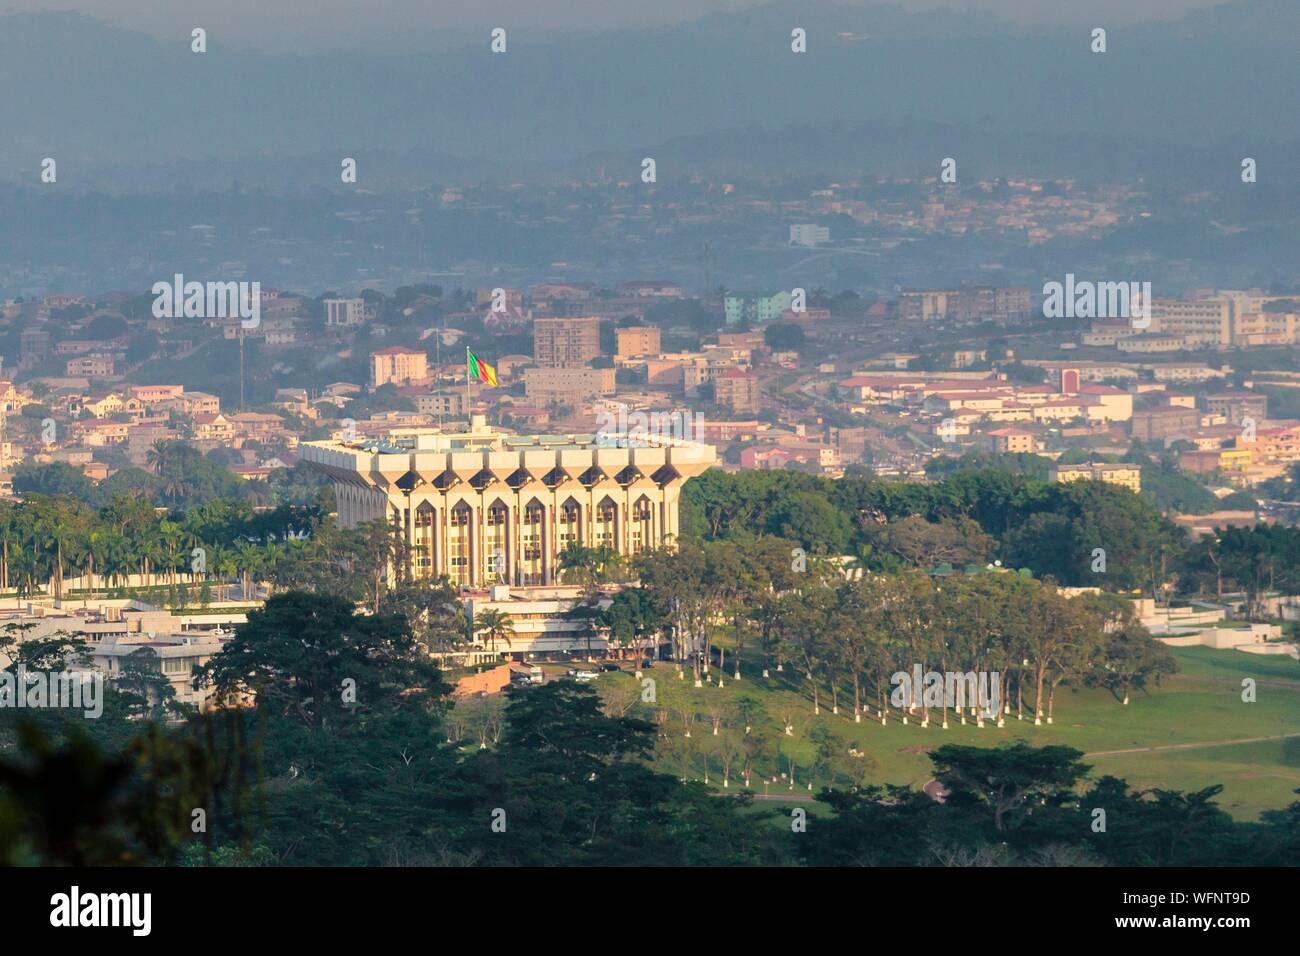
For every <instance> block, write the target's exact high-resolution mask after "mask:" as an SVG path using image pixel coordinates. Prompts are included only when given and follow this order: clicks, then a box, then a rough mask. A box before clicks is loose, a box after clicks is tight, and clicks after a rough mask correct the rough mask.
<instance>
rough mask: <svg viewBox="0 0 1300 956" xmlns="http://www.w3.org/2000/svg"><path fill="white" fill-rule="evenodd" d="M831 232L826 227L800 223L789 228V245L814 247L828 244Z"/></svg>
mask: <svg viewBox="0 0 1300 956" xmlns="http://www.w3.org/2000/svg"><path fill="white" fill-rule="evenodd" d="M830 241H831V230H830V227H828V226H818V225H815V224H813V223H800V224H799V225H796V226H791V227H790V245H792V246H815V245H817V244H818V243H819V242H830Z"/></svg>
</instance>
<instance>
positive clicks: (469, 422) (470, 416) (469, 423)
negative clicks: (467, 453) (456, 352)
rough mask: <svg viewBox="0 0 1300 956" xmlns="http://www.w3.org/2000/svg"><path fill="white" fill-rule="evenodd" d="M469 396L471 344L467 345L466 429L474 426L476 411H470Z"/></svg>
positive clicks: (468, 429)
mask: <svg viewBox="0 0 1300 956" xmlns="http://www.w3.org/2000/svg"><path fill="white" fill-rule="evenodd" d="M470 408H471V406H470V397H469V346H468V345H467V346H465V430H466V431H470V430H471V429H473V427H474V413H473V412H471V411H470Z"/></svg>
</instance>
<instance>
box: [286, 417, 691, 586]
mask: <svg viewBox="0 0 1300 956" xmlns="http://www.w3.org/2000/svg"><path fill="white" fill-rule="evenodd" d="M299 456H300V457H301V458H302V459H303V460H304V461H307V462H309V463H311V464H312V465H313V466H314V467H316V468H319V469H321V470H322V471H324V472H325V473H326V474H328V475H329V476H330V478H332V479H333V481H334V492H335V497H336V500H337V507H338V519H339V523H340V525H341V526H343V527H345V528H351V527H354V526H356V525H357V524H358V523H360V522H363V521H369V520H373V519H376V518H386V519H388V520H389V521H391V522H394V523H396V524H397V525H398V526H399V527H400V528H401V529H402V532H403V533H404V534H405V535H406V539H407V542H408V544H409V546H410V553H411V563H412V568H411V570H412V572H413V574H414V575H415V576H416V577H428V578H433V577H438V576H441V575H446V576H447V577H448V578H449V579H450V580H451V582H452V583H453V584H457V585H461V586H464V587H487V586H490V585H493V584H514V585H518V586H525V587H527V586H538V585H550V584H554V583H557V581H558V569H559V556H560V552H562V551H563V550H564V549H565V548H567V547H568V546H569V545H570V544H580V545H584V546H588V547H600V546H604V547H609V548H614V549H616V550H618V551H619V552H620V553H622V554H625V555H629V556H630V555H635V554H638V553H640V552H642V551H646V550H649V549H652V548H655V547H658V546H660V545H661V544H663V543H665V542H667V541H670V540H672V539H674V538H675V537H676V536H677V532H678V524H677V522H678V515H677V510H678V503H679V499H680V495H681V489H682V485H683V484H684V483H685V482H686V480H687V479H688V478H691V477H694V476H695V475H698V474H700V473H702V472H703V471H705V470H706V469H707V468H708V467H709V466H710V465H712V464H713V463H714V461H715V460H716V452H715V450H714V448H713V446H712V445H707V444H703V443H700V442H694V441H688V440H686V439H683V438H676V437H670V436H657V435H650V434H644V435H643V434H639V433H638V434H636V435H635V437H634V438H633V439H632V440H630V441H629V440H627V436H625V435H617V436H608V435H599V436H597V435H590V434H588V435H514V434H510V433H509V432H505V431H502V430H500V429H496V428H492V427H489V426H487V425H486V424H485V422H484V419H483V416H481V415H475V416H474V420H473V421H472V423H471V424H470V427H469V429H468V430H466V431H459V432H450V431H442V430H439V429H423V428H422V429H409V428H408V429H395V430H393V431H392V432H390V433H389V434H388V437H387V438H385V439H382V440H374V439H369V440H363V441H316V442H304V443H303V444H302V445H301V446H299Z"/></svg>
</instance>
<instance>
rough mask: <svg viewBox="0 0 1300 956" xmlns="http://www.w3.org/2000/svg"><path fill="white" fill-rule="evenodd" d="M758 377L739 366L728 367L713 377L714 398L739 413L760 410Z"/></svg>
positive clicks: (751, 412)
mask: <svg viewBox="0 0 1300 956" xmlns="http://www.w3.org/2000/svg"><path fill="white" fill-rule="evenodd" d="M759 392H760V389H759V384H758V377H757V376H756V375H753V374H751V373H749V372H745V371H742V370H741V369H738V368H732V369H727V370H726V371H725V372H720V373H719V374H717V375H715V376H714V377H713V399H714V401H715V402H717V403H718V404H719V405H722V406H723V407H725V408H729V409H731V410H732V411H733V412H735V413H737V414H739V415H745V414H749V415H753V414H755V413H757V411H758V403H759Z"/></svg>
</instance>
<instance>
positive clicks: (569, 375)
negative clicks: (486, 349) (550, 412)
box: [524, 368, 617, 405]
mask: <svg viewBox="0 0 1300 956" xmlns="http://www.w3.org/2000/svg"><path fill="white" fill-rule="evenodd" d="M616 388H617V385H616V373H615V371H614V369H612V368H526V369H524V394H525V395H526V396H527V397H528V399H529V400H530V401H534V402H540V403H542V404H543V405H549V404H550V403H551V402H559V403H561V404H572V403H573V402H585V401H587V400H588V399H592V398H598V397H599V396H601V395H613V394H614V391H615V389H616Z"/></svg>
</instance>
